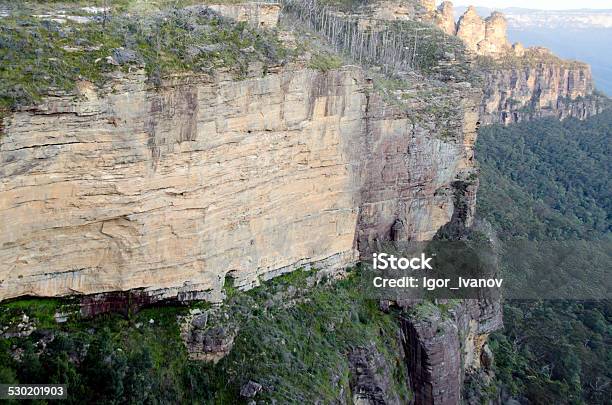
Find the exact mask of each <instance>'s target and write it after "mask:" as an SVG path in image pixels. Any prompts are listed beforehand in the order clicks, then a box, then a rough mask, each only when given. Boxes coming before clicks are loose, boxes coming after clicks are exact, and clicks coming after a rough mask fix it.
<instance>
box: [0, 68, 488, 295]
mask: <svg viewBox="0 0 612 405" xmlns="http://www.w3.org/2000/svg"><path fill="white" fill-rule="evenodd" d="M260 75H261V73H260V72H254V73H253V76H254V77H252V78H249V79H247V80H244V81H234V80H232V79H231V78H228V77H223V75H220V77H217V78H211V77H207V76H203V75H195V76H194V75H188V76H183V77H176V78H175V79H172V80H169V81H167V82H166V83H165V84H164V86H163V87H162V88H161V89H158V90H155V89H151V88H148V87H147V85H146V84H145V81H144V77H142V75H139V74H138V73H134V74H128V75H122V76H121V77H120V78H118V79H117V80H116V81H115V82H114V83H113V85H112V87H111V88H108V89H106V93H105V94H98V93H97V92H94V91H92V90H91V89H90V87H89V86H88V85H87V84H86V83H83V84H82V85H81V101H73V100H72V99H71V98H57V99H50V100H48V101H47V102H46V103H45V104H42V105H40V106H38V107H36V108H32V109H29V110H27V111H22V112H18V113H15V114H14V115H13V116H12V117H10V119H9V120H8V125H7V126H6V130H5V134H4V136H3V137H2V140H1V145H0V160H1V161H2V169H1V172H0V174H1V176H0V177H1V179H2V180H1V194H0V195H1V201H2V211H1V214H0V215H1V219H2V220H1V221H0V224H1V226H2V229H1V231H2V232H1V234H2V244H1V246H2V250H1V253H0V256H1V258H2V260H0V262H1V263H2V265H1V266H2V267H1V269H0V274H1V277H0V279H1V280H2V283H1V284H0V296H1V297H2V298H3V299H6V298H10V297H16V296H19V295H26V294H27V295H40V296H57V295H67V294H75V293H76V294H91V293H97V292H104V291H116V290H129V289H136V288H144V289H145V290H146V291H148V293H149V294H153V295H155V296H158V297H160V298H161V297H176V296H178V297H179V298H186V297H192V298H193V297H196V296H198V297H203V298H208V299H213V300H217V299H219V298H220V293H221V288H222V286H223V282H224V279H225V276H226V275H231V276H232V277H233V278H235V279H236V284H237V285H238V286H241V287H243V288H248V287H251V286H253V285H256V284H257V283H258V280H259V279H260V278H262V279H266V278H269V277H271V276H273V275H275V274H280V273H282V272H286V271H290V270H291V269H293V268H296V267H299V266H304V265H308V264H316V265H317V266H320V267H328V266H329V267H335V268H337V267H340V266H345V265H347V264H350V263H352V262H354V261H355V260H356V259H357V257H358V253H357V252H358V249H361V250H363V251H365V250H367V249H366V248H365V246H367V245H368V244H370V243H372V241H374V240H377V239H388V238H389V237H390V234H391V227H392V226H393V224H395V223H396V222H399V223H402V224H404V225H403V228H402V230H401V233H400V234H398V235H401V236H396V237H400V238H401V239H416V240H424V239H428V238H431V236H433V235H434V234H435V232H436V231H437V229H438V228H439V227H441V226H442V225H444V224H445V223H446V222H448V221H449V219H450V217H451V216H452V213H453V201H452V196H453V191H452V188H453V186H452V183H453V181H455V180H456V179H457V178H458V176H459V177H460V176H464V175H465V172H466V171H469V170H471V169H470V168H471V167H472V165H473V160H472V146H473V142H474V139H475V125H476V124H475V123H476V114H477V103H476V102H473V103H472V104H469V103H468V104H466V105H465V112H460V114H461V115H460V116H459V117H457V118H458V120H459V121H457V125H455V127H454V128H453V132H452V136H451V138H449V139H448V140H442V139H440V138H439V137H437V136H436V131H437V130H438V128H436V126H435V125H431V123H427V122H423V123H415V122H413V121H411V118H410V117H409V112H407V113H403V114H398V112H397V111H395V112H394V110H393V109H389V108H388V107H385V105H384V103H383V102H382V101H381V100H380V99H377V98H376V97H374V96H369V95H368V91H367V87H368V85H367V82H366V81H365V80H364V78H363V74H362V73H361V72H360V70H359V69H344V70H341V71H332V72H329V73H319V72H315V71H312V70H308V69H281V70H279V71H278V72H276V73H272V74H268V75H266V76H265V77H263V78H260V77H257V76H260ZM360 244H361V246H360Z"/></svg>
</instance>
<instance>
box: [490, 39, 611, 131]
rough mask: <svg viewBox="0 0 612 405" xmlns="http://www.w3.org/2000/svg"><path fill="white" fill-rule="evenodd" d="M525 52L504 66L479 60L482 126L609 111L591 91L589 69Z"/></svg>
mask: <svg viewBox="0 0 612 405" xmlns="http://www.w3.org/2000/svg"><path fill="white" fill-rule="evenodd" d="M524 52H525V54H524V56H523V57H521V58H516V57H511V58H509V60H508V61H504V62H499V61H486V60H483V61H482V63H481V68H482V69H483V71H484V89H485V93H484V98H483V102H482V107H481V120H482V122H483V123H484V124H497V123H499V124H510V123H513V122H520V121H524V120H529V119H533V118H539V117H547V116H552V117H556V118H558V119H564V118H567V117H575V118H578V119H585V118H588V117H590V116H592V115H595V114H598V113H600V112H601V111H602V110H603V109H605V108H608V106H609V102H608V100H607V99H606V98H605V97H603V96H599V95H597V94H596V93H595V92H594V88H593V77H592V75H591V68H590V66H588V65H587V64H584V63H580V62H568V61H563V60H561V59H558V58H556V57H554V56H553V55H552V54H550V53H549V51H547V50H543V49H528V50H526V51H524Z"/></svg>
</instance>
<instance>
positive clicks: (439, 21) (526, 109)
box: [428, 2, 609, 124]
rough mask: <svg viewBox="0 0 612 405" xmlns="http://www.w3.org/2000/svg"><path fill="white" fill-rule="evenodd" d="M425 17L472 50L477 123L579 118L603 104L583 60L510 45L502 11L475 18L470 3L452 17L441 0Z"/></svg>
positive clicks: (517, 44)
mask: <svg viewBox="0 0 612 405" xmlns="http://www.w3.org/2000/svg"><path fill="white" fill-rule="evenodd" d="M429 13H430V14H428V16H429V18H430V20H431V21H433V22H434V23H435V24H436V25H437V26H438V27H439V28H440V29H442V30H444V31H445V32H447V33H449V34H453V35H456V36H457V37H459V38H461V40H462V41H463V42H464V43H465V45H466V47H467V48H468V49H469V50H470V51H472V52H474V53H475V54H476V55H478V62H479V66H480V69H481V71H482V72H483V80H484V83H483V89H484V98H483V102H482V107H481V122H482V123H484V124H496V123H499V124H510V123H513V122H520V121H524V120H529V119H533V118H539V117H547V116H553V117H556V118H558V119H564V118H567V117H575V118H578V119H585V118H588V117H590V116H592V115H595V114H598V113H599V112H601V111H602V110H603V109H604V108H608V105H609V103H608V100H607V99H606V98H605V97H602V96H600V95H597V94H595V93H594V86H593V78H592V75H591V69H590V67H589V66H588V65H587V64H584V63H580V62H576V61H566V60H562V59H560V58H558V57H556V56H554V55H553V54H552V53H551V52H550V51H548V50H547V49H545V48H528V49H526V48H525V47H524V46H523V45H522V44H520V43H515V44H513V45H511V44H510V41H509V40H508V38H507V22H506V18H505V17H504V16H503V14H501V13H498V12H494V13H492V14H491V16H489V17H488V18H486V19H483V18H481V17H480V16H479V15H478V13H477V12H476V9H475V8H474V7H468V9H467V10H466V11H465V13H464V14H463V15H462V16H461V18H459V21H458V22H457V23H455V22H454V13H453V6H452V3H450V2H443V3H442V4H441V5H440V6H439V7H438V9H436V10H431V9H430V10H429Z"/></svg>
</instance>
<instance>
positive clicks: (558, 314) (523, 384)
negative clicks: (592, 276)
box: [477, 111, 612, 404]
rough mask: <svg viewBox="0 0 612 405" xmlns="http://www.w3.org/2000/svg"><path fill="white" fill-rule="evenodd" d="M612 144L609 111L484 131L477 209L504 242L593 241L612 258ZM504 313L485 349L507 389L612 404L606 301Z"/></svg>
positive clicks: (611, 317)
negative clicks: (580, 118) (499, 328)
mask: <svg viewBox="0 0 612 405" xmlns="http://www.w3.org/2000/svg"><path fill="white" fill-rule="evenodd" d="M611 140H612V112H610V111H608V112H605V113H603V114H601V115H599V116H596V117H593V118H591V119H589V120H586V121H584V122H580V121H576V120H573V119H572V120H567V121H563V122H559V121H557V120H554V119H546V120H539V121H534V122H530V123H521V124H517V125H513V126H510V127H506V128H503V127H499V126H492V127H486V128H483V129H482V130H481V132H480V137H479V140H478V144H477V153H478V160H479V162H480V164H481V177H480V178H481V188H480V191H479V196H478V213H479V215H480V216H482V217H484V218H485V219H487V220H488V221H489V222H491V224H492V225H493V227H494V229H495V230H496V231H497V233H498V236H499V237H500V239H501V240H502V241H503V240H512V239H517V238H519V239H526V240H530V241H533V242H534V243H541V242H542V241H560V240H576V239H586V240H590V241H595V240H596V241H598V242H599V243H597V244H595V243H594V244H593V246H594V248H596V249H600V250H601V251H599V252H596V253H597V254H599V255H601V256H603V257H607V259H608V260H607V263H610V257H611V251H610V243H609V241H610V215H611V210H610V208H611V207H610V204H611V199H610V196H611V193H612V187H611V183H610V181H611V180H610V169H611V165H612V161H611V160H610V151H611ZM602 241H603V242H604V243H601V242H602ZM542 254H543V255H545V254H546V253H542ZM502 258H503V255H502ZM541 259H543V260H547V259H551V260H552V259H553V258H552V257H551V258H546V257H542V258H541ZM503 265H504V263H503V262H502V266H503ZM609 268H610V267H608V268H607V269H603V270H609ZM504 318H505V319H504V326H505V330H504V331H503V332H501V333H497V334H496V335H495V336H494V337H493V339H492V342H491V346H492V348H493V350H494V352H495V355H496V361H495V363H496V374H497V378H498V380H499V381H500V383H501V384H502V385H503V386H504V389H505V390H506V391H507V392H508V393H509V394H511V395H513V396H516V397H519V398H523V399H526V400H528V401H530V402H531V403H559V404H561V403H575V404H580V403H593V404H604V403H610V401H611V400H612V386H611V381H612V371H611V370H612V303H611V302H610V301H609V300H603V301H572V300H565V301H563V300H558V301H508V302H506V303H505V306H504Z"/></svg>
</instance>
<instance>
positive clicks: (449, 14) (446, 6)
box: [434, 1, 457, 35]
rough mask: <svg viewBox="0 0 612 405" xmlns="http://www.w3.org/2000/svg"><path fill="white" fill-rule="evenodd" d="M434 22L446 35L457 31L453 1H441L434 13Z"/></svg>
mask: <svg viewBox="0 0 612 405" xmlns="http://www.w3.org/2000/svg"><path fill="white" fill-rule="evenodd" d="M434 16H435V17H434V18H435V19H434V22H435V24H436V25H437V26H438V27H439V28H440V29H441V30H442V31H444V32H445V33H447V34H448V35H455V34H456V33H457V26H456V24H455V14H454V12H453V3H451V2H450V1H443V2H442V3H441V4H440V6H439V7H438V9H437V11H436V13H435V15H434Z"/></svg>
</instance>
